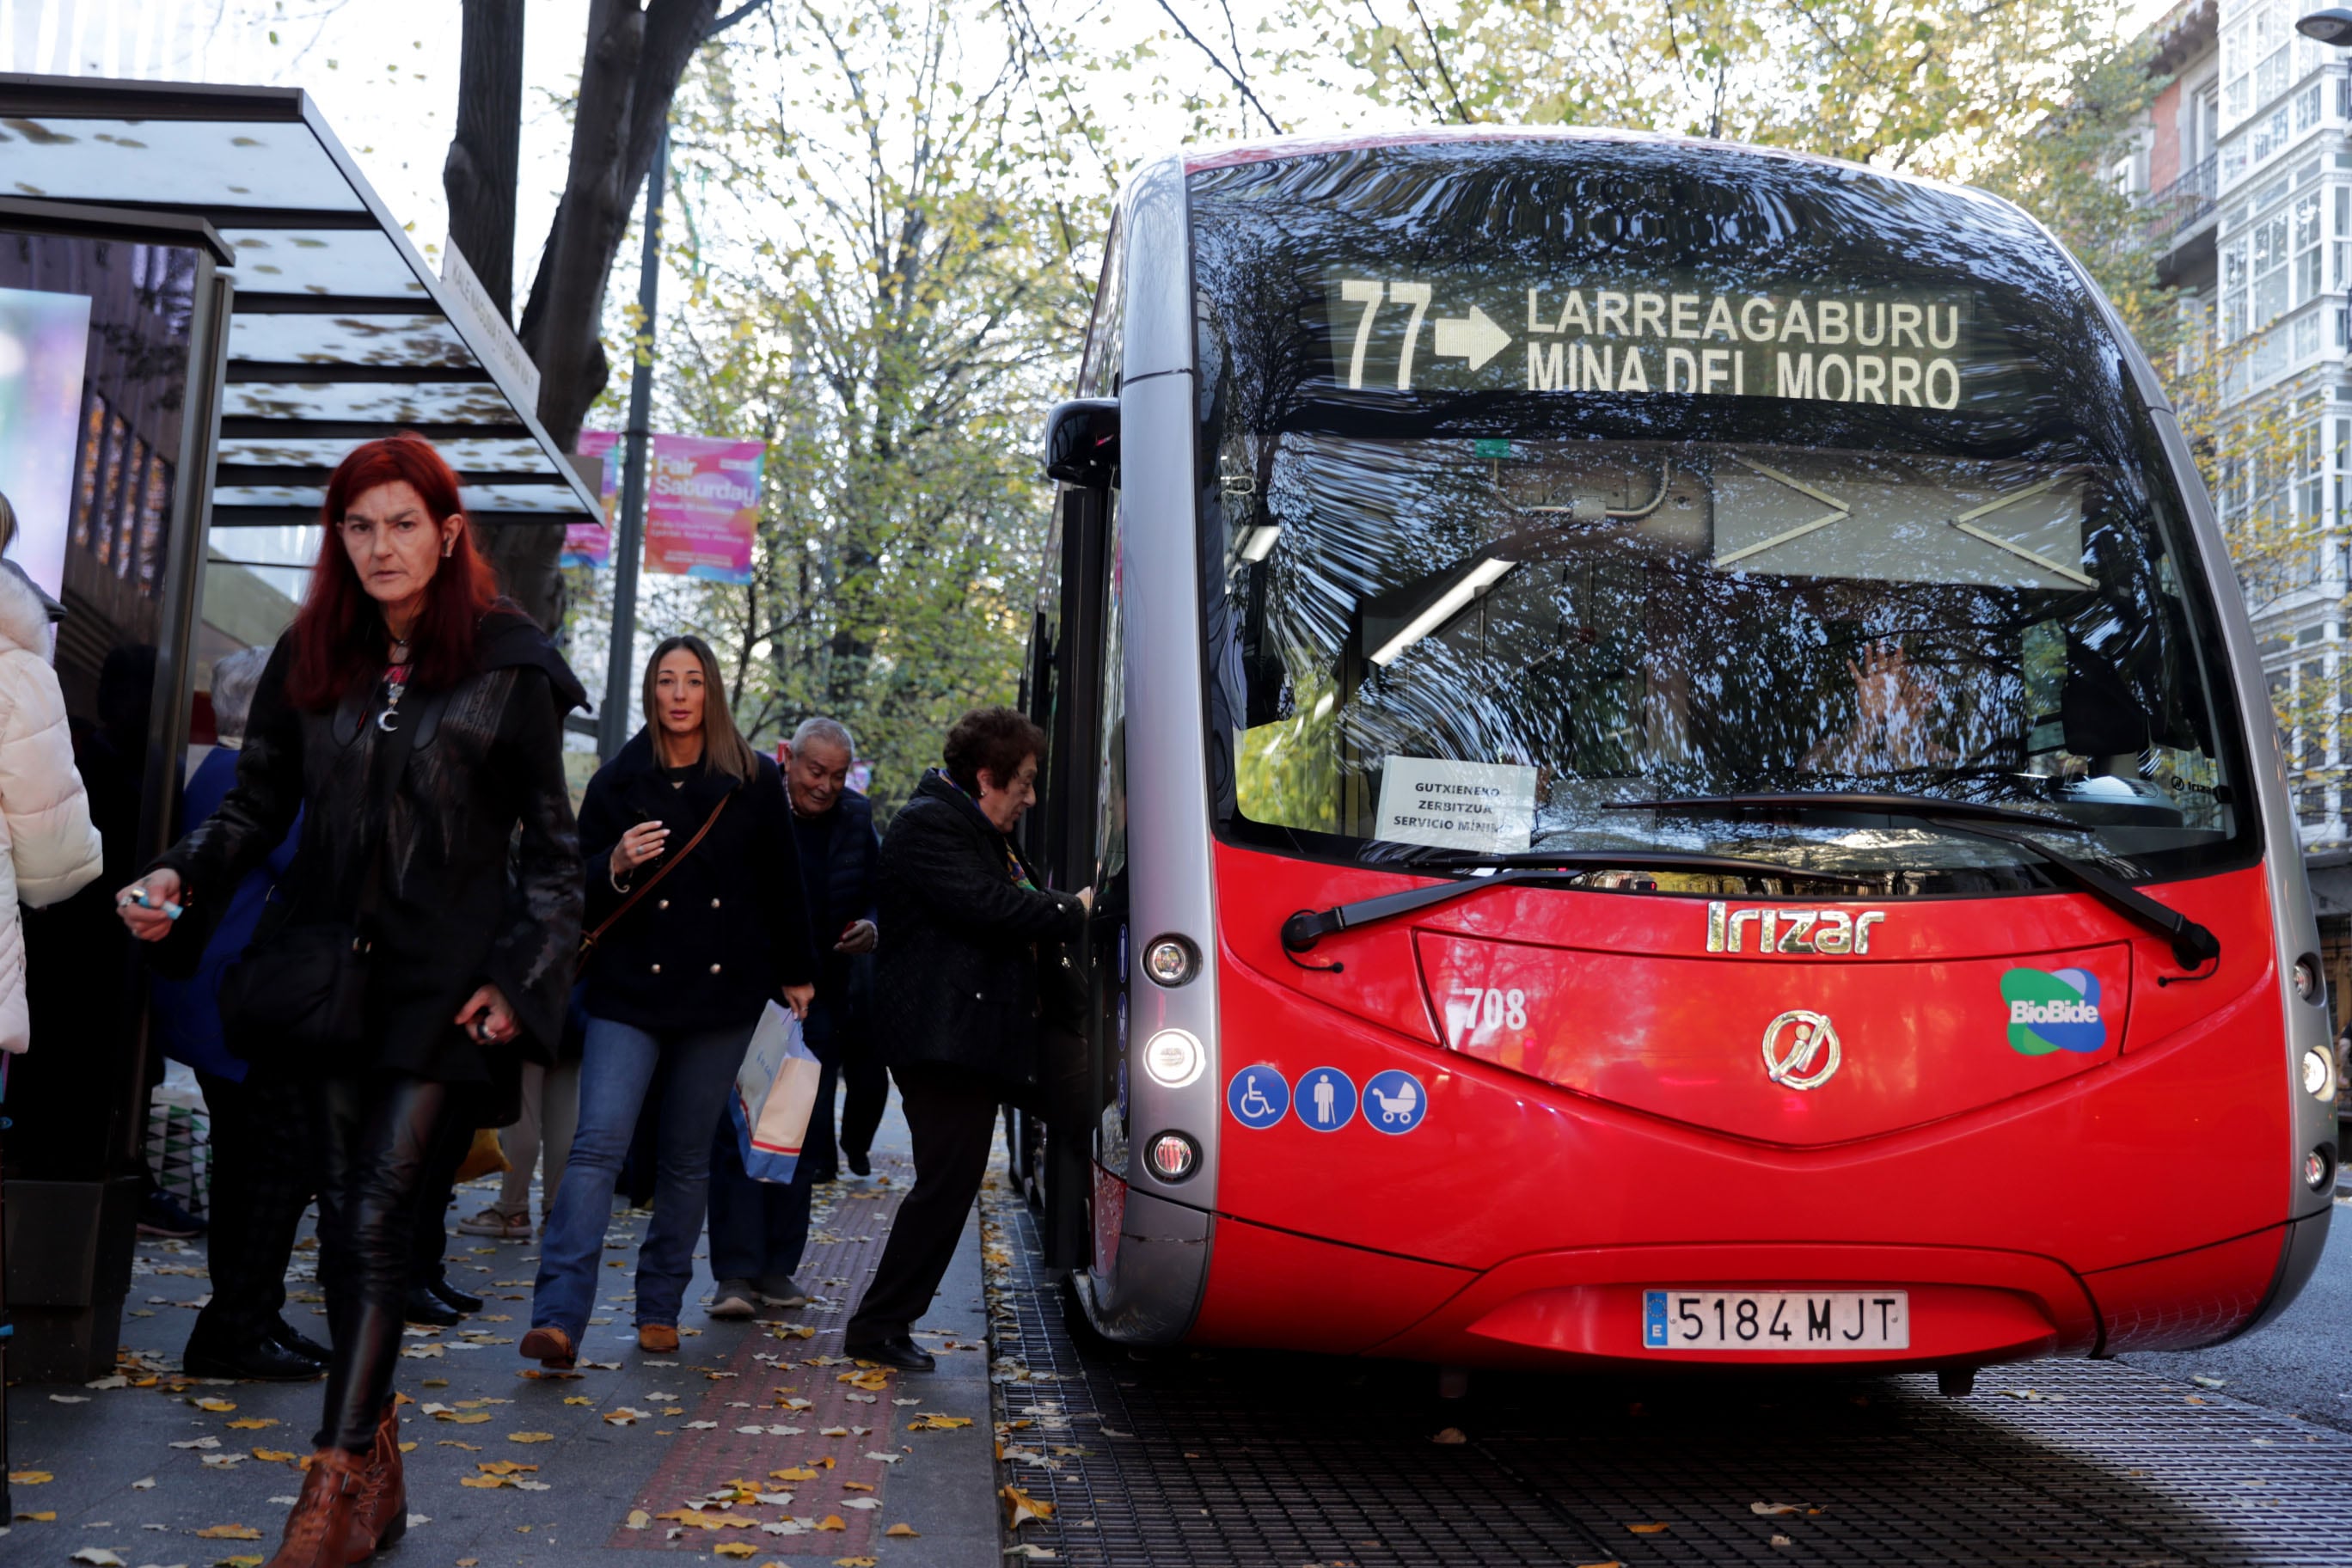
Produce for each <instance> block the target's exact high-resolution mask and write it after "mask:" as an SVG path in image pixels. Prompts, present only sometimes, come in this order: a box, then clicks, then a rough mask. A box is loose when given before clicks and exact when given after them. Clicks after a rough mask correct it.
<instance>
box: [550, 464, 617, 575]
mask: <svg viewBox="0 0 2352 1568" xmlns="http://www.w3.org/2000/svg"><path fill="white" fill-rule="evenodd" d="M580 455H581V456H582V457H583V458H604V522H603V523H601V524H599V523H593V522H575V523H572V524H571V525H570V526H569V527H567V528H565V529H564V531H563V564H564V565H566V566H605V565H610V564H611V563H612V559H613V525H614V522H615V521H617V520H618V516H619V513H618V508H619V506H620V500H621V437H620V435H619V434H618V433H617V432H615V431H612V430H583V431H582V432H580Z"/></svg>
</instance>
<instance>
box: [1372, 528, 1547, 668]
mask: <svg viewBox="0 0 2352 1568" xmlns="http://www.w3.org/2000/svg"><path fill="white" fill-rule="evenodd" d="M1517 564H1518V563H1517V562H1516V561H1504V560H1501V559H1498V558H1497V557H1495V556H1491V555H1490V556H1488V557H1487V558H1486V560H1484V561H1481V562H1479V563H1478V564H1476V565H1475V566H1473V567H1472V568H1470V570H1469V572H1468V573H1467V574H1465V576H1464V577H1463V579H1462V580H1461V581H1460V582H1458V583H1456V584H1454V586H1452V587H1451V588H1448V589H1446V590H1445V592H1444V593H1443V594H1440V595H1438V596H1437V598H1436V599H1435V601H1434V602H1433V603H1432V604H1431V605H1430V606H1429V608H1427V609H1425V610H1423V611H1422V612H1421V614H1419V615H1417V616H1413V618H1412V620H1410V621H1408V622H1406V623H1405V626H1404V629H1403V630H1402V631H1400V632H1398V633H1397V635H1396V636H1394V637H1391V638H1389V640H1388V641H1387V642H1385V643H1382V644H1381V646H1380V647H1379V648H1378V649H1376V650H1375V651H1374V652H1373V654H1372V662H1373V663H1374V664H1377V665H1379V666H1380V667H1381V668H1382V669H1386V668H1388V667H1389V666H1390V665H1391V664H1394V663H1395V662H1396V661H1397V659H1398V658H1399V657H1400V656H1402V654H1403V652H1404V650H1405V649H1407V648H1409V647H1412V645H1413V644H1415V643H1417V642H1419V641H1420V640H1421V639H1422V638H1423V637H1427V636H1428V635H1429V634H1430V633H1432V632H1433V631H1435V630H1437V629H1438V628H1439V627H1440V626H1444V625H1445V623H1446V622H1448V621H1450V620H1452V619H1453V618H1454V616H1458V615H1460V614H1461V613H1462V611H1463V609H1464V608H1465V606H1467V605H1469V603H1470V601H1471V600H1473V599H1475V598H1476V597H1477V596H1478V595H1479V594H1480V593H1481V592H1482V591H1484V590H1485V589H1486V588H1490V587H1492V586H1493V585H1494V584H1496V583H1498V582H1500V581H1501V580H1502V578H1503V577H1504V575H1505V574H1507V573H1508V572H1509V571H1510V570H1511V568H1512V567H1514V566H1517Z"/></svg>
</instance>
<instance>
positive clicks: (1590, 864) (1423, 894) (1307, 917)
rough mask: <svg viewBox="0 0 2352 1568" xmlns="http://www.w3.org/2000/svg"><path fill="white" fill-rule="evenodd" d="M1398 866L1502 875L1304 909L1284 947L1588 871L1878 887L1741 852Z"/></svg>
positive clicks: (1542, 852)
mask: <svg viewBox="0 0 2352 1568" xmlns="http://www.w3.org/2000/svg"><path fill="white" fill-rule="evenodd" d="M1394 868H1395V869H1397V870H1423V869H1426V870H1431V871H1460V870H1486V869H1488V868H1493V869H1494V873H1495V874H1494V875H1493V876H1491V877H1468V878H1465V879H1462V880H1460V881H1456V882H1442V883H1440V884H1438V885H1437V886H1436V887H1433V888H1408V889H1405V890H1404V891H1403V892H1402V893H1384V894H1382V895H1381V897H1379V898H1377V899H1359V900H1356V901H1355V902H1353V903H1348V904H1334V905H1333V906H1332V907H1331V908H1329V909H1328V910H1299V911H1298V912H1297V914H1295V915H1293V916H1291V917H1290V918H1289V919H1288V920H1286V921H1283V922H1282V945H1283V946H1284V947H1286V948H1287V949H1288V950H1289V951H1291V952H1307V950H1308V949H1309V948H1311V947H1313V946H1314V945H1315V944H1316V943H1317V942H1321V941H1322V940H1323V939H1324V938H1325V937H1327V936H1331V935H1335V934H1336V933H1338V932H1339V931H1352V930H1354V929H1355V928H1356V927H1358V926H1360V925H1369V924H1370V923H1371V922H1372V921H1384V920H1391V919H1393V918H1394V917H1396V916H1398V915H1406V914H1411V913H1412V911H1414V910H1425V909H1428V908H1429V907H1430V906H1431V905H1433V904H1443V903H1446V902H1449V901H1451V900H1454V899H1459V898H1463V897H1465V896H1467V895H1468V894H1471V893H1475V892H1477V891H1479V890H1480V889H1484V888H1500V887H1507V886H1509V885H1511V884H1513V883H1516V882H1543V881H1558V880H1559V879H1560V878H1561V877H1562V876H1563V875H1567V876H1582V875H1583V874H1584V873H1585V872H1587V871H1713V872H1718V873H1725V874H1728V875H1732V876H1739V877H1754V876H1767V877H1782V878H1787V879H1791V880H1806V879H1811V880H1814V881H1823V882H1843V883H1846V884H1848V885H1850V886H1853V887H1861V888H1867V887H1874V886H1875V885H1876V883H1877V879H1875V878H1872V877H1856V876H1852V875H1849V874H1847V873H1845V872H1843V871H1811V870H1806V869H1804V868H1800V867H1793V866H1783V865H1781V864H1780V863H1779V862H1778V861H1773V860H1756V859H1750V858H1746V857H1744V856H1738V855H1696V854H1685V853H1683V852H1682V851H1680V850H1674V849H1567V850H1559V849H1530V850H1527V851H1524V852H1522V853H1519V854H1514V855H1481V854H1475V853H1465V852H1464V851H1461V850H1451V849H1445V850H1439V851H1437V852H1435V853H1433V854H1425V855H1414V856H1408V857H1405V858H1402V859H1401V860H1399V861H1398V862H1397V863H1396V864H1395V867H1394Z"/></svg>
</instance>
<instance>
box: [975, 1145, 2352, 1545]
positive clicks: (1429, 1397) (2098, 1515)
mask: <svg viewBox="0 0 2352 1568" xmlns="http://www.w3.org/2000/svg"><path fill="white" fill-rule="evenodd" d="M987 1203H988V1205H989V1210H988V1213H989V1219H990V1222H991V1227H992V1228H991V1241H992V1249H993V1250H994V1251H995V1252H996V1253H997V1254H998V1257H999V1259H1000V1261H999V1262H998V1264H997V1266H996V1267H994V1268H992V1281H991V1283H992V1289H991V1322H992V1335H993V1337H994V1342H995V1353H996V1357H997V1368H998V1370H997V1377H998V1384H997V1387H996V1394H997V1410H996V1415H997V1418H998V1421H999V1424H1000V1425H999V1432H1000V1435H1001V1436H1002V1437H1003V1442H1004V1444H1005V1450H1006V1458H1005V1462H1004V1464H1003V1467H1002V1468H1003V1480H1004V1481H1005V1482H1006V1483H1008V1484H1010V1485H1013V1486H1015V1487H1018V1488H1020V1489H1022V1490H1023V1491H1024V1492H1026V1493H1028V1494H1029V1495H1031V1496H1034V1497H1036V1498H1039V1499H1041V1500H1048V1501H1051V1502H1052V1503H1053V1504H1054V1505H1055V1511H1054V1513H1053V1515H1052V1517H1051V1518H1050V1519H1048V1520H1045V1521H1032V1522H1029V1523H1026V1524H1024V1525H1022V1526H1021V1527H1020V1529H1019V1530H1018V1531H1017V1532H1015V1533H1014V1534H1012V1535H1008V1537H1007V1543H1008V1545H1020V1544H1024V1543H1025V1544H1028V1545H1031V1546H1034V1547H1037V1548H1040V1549H1042V1550H1045V1551H1050V1552H1053V1553H1055V1558H1056V1559H1057V1560H1058V1561H1060V1562H1063V1563H1070V1564H1074V1565H1079V1568H1094V1565H1102V1568H1149V1565H1155V1564H1169V1565H1177V1564H1183V1565H1187V1568H1191V1565H1198V1568H1227V1565H1230V1568H1269V1565H1278V1568H1309V1565H1317V1568H1391V1565H1393V1568H1407V1565H1411V1568H1422V1565H1424V1564H1463V1565H1465V1568H1467V1565H1475V1568H1500V1565H1503V1564H1530V1565H1533V1564H1541V1565H1545V1568H1553V1565H1558V1564H1564V1563H1565V1564H1585V1563H1612V1562H1616V1563H1625V1564H1627V1565H1629V1568H1632V1565H1635V1564H1653V1563H1799V1562H1805V1563H1906V1564H1910V1563H1918V1564H1929V1563H1937V1564H1940V1563H1950V1564H1969V1565H1977V1564H2000V1563H2032V1564H2036V1565H2038V1568H2066V1565H2071V1564H2085V1565H2089V1564H2096V1565H2098V1568H2123V1565H2135V1568H2176V1565H2177V1568H2190V1565H2207V1564H2210V1565H2216V1568H2219V1565H2234V1564H2255V1563H2262V1564H2272V1563H2276V1564H2296V1563H2319V1564H2327V1565H2330V1568H2347V1565H2352V1436H2346V1435H2344V1434H2342V1433H2339V1432H2336V1431H2332V1430H2329V1429H2327V1428H2325V1427H2319V1426H2311V1425H2308V1424H2305V1423H2304V1422H2300V1421H2297V1420H2294V1419H2293V1418H2292V1417H2289V1416H2284V1415H2276V1414H2273V1413H2272V1412H2270V1411H2267V1410H2264V1409H2262V1408H2260V1407H2257V1406H2253V1405H2244V1404H2242V1403H2239V1402H2237V1401H2233V1400H2231V1399H2229V1398H2227V1397H2226V1396H2223V1395H2221V1394H2212V1393H2210V1392H2207V1391H2204V1390H2200V1389H2199V1388H2197V1387H2195V1386H2193V1385H2189V1384H2171V1383H2167V1382H2165V1381H2163V1380H2160V1379H2158V1378H2157V1377H2154V1376H2151V1375H2149V1374H2148V1373H2143V1372H2138V1371H2136V1370H2134V1369H2132V1368H2129V1367H2125V1366H2121V1365H2118V1364H2116V1363H2090V1362H2043V1363H2031V1364H2027V1365H2021V1366H2013V1367H2009V1368H1994V1369H1991V1370H1990V1371H1989V1372H1987V1373H1984V1374H1983V1375H1982V1376H1981V1377H1980V1378H1979V1383H1978V1393H1977V1394H1976V1395H1975V1396H1974V1397H1972V1398H1969V1399H1964V1400H1948V1399H1945V1398H1942V1397H1941V1396H1940V1395H1938V1394H1937V1393H1936V1392H1935V1387H1934V1384H1933V1381H1932V1380H1931V1379H1928V1378H1926V1377H1895V1378H1877V1379H1843V1378H1842V1379H1835V1380H1815V1379H1810V1378H1807V1379H1787V1378H1772V1377H1763V1376H1750V1377H1741V1378H1737V1379H1722V1378H1706V1379H1698V1378H1682V1379H1654V1380H1643V1381H1639V1382H1636V1381H1627V1380H1616V1379H1590V1378H1583V1379H1570V1378H1544V1377H1532V1376H1525V1375H1517V1374H1514V1375H1510V1376H1503V1375H1495V1376H1491V1377H1483V1378H1474V1380H1473V1384H1472V1389H1471V1394H1470V1396H1469V1397H1468V1398H1466V1399H1464V1400H1459V1401H1440V1400H1438V1399H1437V1398H1436V1397H1435V1379H1434V1377H1433V1373H1431V1371H1430V1369H1428V1368H1426V1367H1415V1366H1405V1365H1393V1364H1389V1363H1373V1362H1362V1361H1353V1360H1343V1359H1338V1358H1317V1357H1308V1356H1299V1355H1277V1354H1267V1353H1258V1352H1190V1351H1181V1350H1180V1351H1173V1352H1152V1353H1149V1354H1142V1353H1137V1352H1127V1351H1122V1350H1118V1349H1116V1348H1113V1347H1106V1346H1103V1345H1100V1344H1099V1343H1097V1342H1079V1341H1077V1340H1075V1339H1074V1337H1073V1336H1072V1334H1071V1332H1070V1330H1069V1326H1068V1324H1067V1323H1066V1321H1065V1318H1064V1315H1063V1308H1062V1301H1061V1299H1060V1292H1059V1290H1058V1289H1057V1287H1056V1286H1055V1284H1054V1282H1053V1281H1052V1280H1051V1279H1049V1278H1048V1276H1047V1275H1046V1273H1045V1270H1044V1269H1043V1268H1042V1267H1041V1266H1040V1265H1039V1263H1038V1261H1037V1250H1036V1233H1035V1226H1034V1223H1033V1221H1032V1218H1031V1216H1030V1215H1029V1213H1028V1211H1027V1210H1026V1209H1025V1208H1024V1207H1023V1206H1022V1205H1020V1204H1019V1203H1018V1201H1017V1199H1016V1198H1014V1197H1013V1195H1011V1194H1006V1193H1003V1192H1002V1191H1001V1190H1000V1191H998V1192H995V1193H992V1194H990V1195H989V1197H988V1199H987ZM1021 1424H1025V1425H1021ZM1449 1427H1451V1428H1454V1429H1455V1431H1457V1432H1458V1433H1459V1434H1460V1435H1461V1436H1462V1437H1463V1439H1464V1440H1463V1441H1460V1442H1458V1443H1454V1442H1448V1443H1440V1442H1437V1441H1434V1440H1433V1439H1434V1438H1435V1437H1436V1436H1437V1435H1438V1434H1439V1433H1441V1432H1442V1431H1444V1429H1446V1428H1449ZM1759 1504H1762V1505H1766V1506H1767V1507H1786V1508H1791V1509H1793V1510H1795V1511H1793V1512H1790V1513H1762V1512H1759V1511H1758V1509H1757V1505H1759ZM1636 1526H1663V1528H1661V1529H1654V1530H1641V1531H1637V1530H1636V1529H1635V1528H1634V1527H1636Z"/></svg>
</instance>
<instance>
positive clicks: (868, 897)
mask: <svg viewBox="0 0 2352 1568" xmlns="http://www.w3.org/2000/svg"><path fill="white" fill-rule="evenodd" d="M831 815H832V817H833V833H832V836H831V837H830V838H829V839H828V840H827V842H826V844H825V859H824V904H823V906H822V907H821V908H816V909H812V910H809V923H810V925H811V926H812V928H813V930H812V932H811V937H812V940H813V941H814V942H815V944H816V951H817V982H816V999H817V1000H818V1001H819V1002H821V1003H823V1004H824V1006H825V1010H826V1012H827V1013H828V1014H829V1015H830V1016H831V1023H832V1027H833V1043H834V1044H835V1045H836V1046H838V1045H841V1044H845V1043H847V1042H848V1041H850V1040H854V1039H856V1038H857V1037H859V1032H860V1031H861V1030H862V1029H863V1027H864V1026H865V1024H866V1021H867V1017H868V1015H869V1014H870V1012H871V1010H872V1005H873V1000H874V955H873V954H872V953H870V952H860V953H848V952H835V951H834V950H833V945H834V943H835V942H839V941H840V940H841V933H842V931H844V930H845V929H847V927H848V926H849V925H850V923H851V922H852V921H873V922H874V923H875V926H876V928H877V930H878V929H879V928H880V926H881V923H882V913H881V909H880V904H881V898H882V840H881V839H880V838H879V837H877V836H876V834H875V832H874V803H873V802H872V801H870V800H868V799H866V797H865V796H864V795H859V794H858V793H856V791H855V790H844V791H842V792H841V798H840V800H839V801H837V802H836V803H835V805H834V808H833V811H832V813H831Z"/></svg>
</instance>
